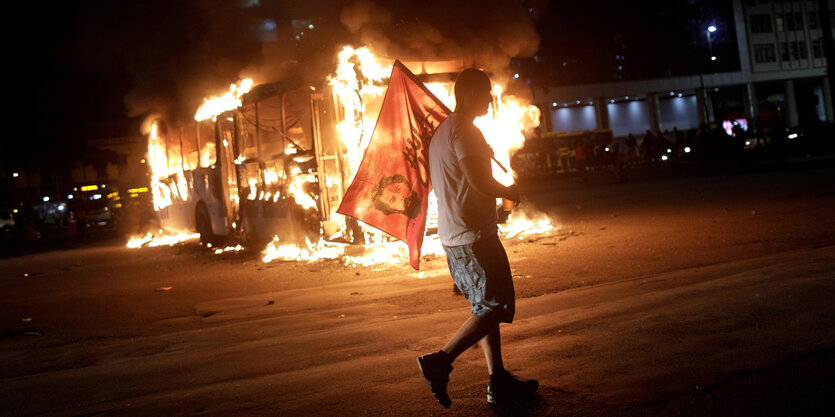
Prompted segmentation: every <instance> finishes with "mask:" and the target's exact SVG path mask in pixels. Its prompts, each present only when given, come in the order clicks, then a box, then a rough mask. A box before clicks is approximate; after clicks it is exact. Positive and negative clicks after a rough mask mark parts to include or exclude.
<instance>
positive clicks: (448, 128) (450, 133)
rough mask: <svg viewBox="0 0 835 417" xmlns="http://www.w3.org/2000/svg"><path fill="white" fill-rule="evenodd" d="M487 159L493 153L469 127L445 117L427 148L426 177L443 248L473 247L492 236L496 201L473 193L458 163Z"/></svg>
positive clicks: (495, 230) (455, 119) (478, 132)
mask: <svg viewBox="0 0 835 417" xmlns="http://www.w3.org/2000/svg"><path fill="white" fill-rule="evenodd" d="M468 156H470V157H472V156H475V157H482V158H487V159H489V158H491V157H492V156H493V150H492V149H491V148H490V145H488V144H487V141H486V140H484V135H482V134H481V131H480V130H478V128H477V127H475V126H474V125H473V124H472V123H470V122H468V121H466V120H464V121H462V120H461V119H460V118H459V115H458V114H457V113H455V112H453V113H452V114H450V115H449V117H447V119H446V120H444V121H443V122H442V123H441V124H440V126H438V128H437V129H436V130H435V134H434V135H433V136H432V141H431V142H430V144H429V175H430V176H431V179H432V188H433V192H434V193H435V196H436V197H437V198H438V235H439V236H440V238H441V243H442V244H444V245H446V246H460V245H466V244H468V243H473V242H475V241H477V240H479V239H481V238H482V237H487V236H490V235H495V234H496V233H497V230H498V229H497V227H496V220H497V219H496V198H495V197H490V196H486V195H484V194H481V193H479V192H478V191H476V190H475V189H474V188H472V186H470V184H469V182H467V178H466V177H465V176H464V172H463V170H462V169H461V165H460V163H459V161H460V160H461V159H464V158H465V157H468Z"/></svg>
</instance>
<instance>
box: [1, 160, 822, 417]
mask: <svg viewBox="0 0 835 417" xmlns="http://www.w3.org/2000/svg"><path fill="white" fill-rule="evenodd" d="M645 175H649V176H652V177H646V178H643V180H642V181H640V182H636V183H631V184H620V185H616V184H596V185H593V186H585V185H579V184H572V183H566V182H565V180H562V181H563V182H559V181H560V180H555V181H556V182H546V183H539V184H536V185H531V186H528V187H527V189H526V191H527V194H528V197H529V201H528V202H527V203H526V206H527V207H529V208H535V209H537V210H539V211H541V212H543V213H545V214H547V215H548V216H549V217H550V218H551V219H552V220H553V222H554V223H555V224H557V225H558V228H557V229H556V230H555V231H554V232H553V233H551V234H549V235H546V236H536V237H531V238H526V239H521V240H519V239H514V240H512V241H506V242H505V247H506V249H507V251H508V254H509V256H510V261H511V265H512V267H513V272H514V278H515V281H514V282H515V285H516V291H517V297H518V303H517V318H516V321H515V322H514V323H513V324H511V325H507V326H503V340H504V356H505V362H506V364H507V366H508V368H509V369H511V370H512V371H513V372H516V373H518V374H520V375H523V376H526V377H531V378H537V379H539V381H540V385H541V389H540V396H539V398H538V399H536V400H535V401H531V402H529V403H519V404H512V405H508V406H503V407H498V408H491V407H489V406H488V405H487V404H486V401H485V384H486V380H487V375H486V371H485V368H484V360H483V358H482V356H481V354H480V352H479V351H478V350H476V349H472V350H470V351H468V352H465V353H464V354H463V355H462V356H461V357H460V358H459V360H458V361H457V362H456V363H455V371H454V372H453V373H452V376H451V378H452V380H451V383H450V395H451V397H452V400H453V406H452V408H451V409H449V410H446V409H443V408H441V407H440V406H439V405H438V404H437V403H435V402H434V400H433V399H432V397H431V394H430V393H429V390H428V388H427V387H426V384H425V382H424V381H423V379H422V378H421V376H420V375H419V373H418V370H417V367H416V365H415V357H416V356H418V355H420V354H422V353H427V352H430V351H433V350H436V349H438V348H439V347H440V346H442V345H443V343H444V342H445V341H446V340H447V339H448V338H449V337H450V336H451V335H452V334H453V333H454V332H455V330H457V328H458V326H459V325H460V324H461V322H463V321H464V320H465V319H466V317H467V315H468V312H469V308H468V306H467V305H466V302H465V301H464V300H463V299H462V298H461V297H460V296H459V295H456V294H455V293H453V291H452V284H451V279H450V277H449V275H448V272H447V271H446V263H445V260H444V259H443V258H440V257H435V258H432V259H430V260H428V261H427V262H424V264H423V267H422V271H421V272H420V273H417V272H414V271H413V270H411V269H410V268H408V267H407V266H401V265H398V266H378V267H362V268H356V267H345V266H343V265H342V264H341V263H340V262H338V261H327V262H318V263H297V262H274V263H271V264H264V263H263V262H261V261H260V260H259V258H260V256H259V254H258V253H226V254H222V255H215V254H213V253H211V252H210V251H207V250H205V249H202V248H201V247H199V245H197V244H195V243H187V244H181V245H177V246H174V247H161V248H145V249H138V250H137V249H127V248H124V247H122V246H121V245H120V244H116V243H113V244H111V245H98V246H94V247H84V248H76V249H69V250H61V251H52V252H46V253H39V254H31V255H26V256H20V257H14V258H6V259H0V294H2V303H0V415H3V416H18V415H47V416H53V415H54V416H82V415H83V416H92V415H96V416H99V415H108V416H109V415H112V416H124V415H166V416H168V415H183V416H203V415H208V416H253V415H263V416H274V415H281V416H306V417H312V416H332V415H386V416H388V415H403V416H407V415H408V416H414V415H451V416H472V415H499V416H510V415H530V416H544V415H554V416H560V415H576V416H584V415H607V416H608V415H615V416H619V415H624V416H632V415H635V416H638V415H660V416H673V415H787V416H788V415H827V416H828V415H833V411H835V320H833V318H835V303H833V299H835V218H834V217H833V214H835V166H833V164H831V163H830V162H827V161H823V162H818V163H814V164H798V165H794V166H787V167H784V169H782V170H778V171H770V170H761V171H758V172H757V171H756V170H755V171H749V172H746V173H738V174H725V175H711V176H689V177H683V178H680V177H679V178H673V177H671V176H669V175H666V174H664V173H663V172H661V173H658V172H655V173H654V174H652V173H650V174H645ZM169 287H170V288H169ZM166 288H168V289H166Z"/></svg>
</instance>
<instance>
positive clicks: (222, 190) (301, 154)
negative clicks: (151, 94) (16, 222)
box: [149, 82, 344, 244]
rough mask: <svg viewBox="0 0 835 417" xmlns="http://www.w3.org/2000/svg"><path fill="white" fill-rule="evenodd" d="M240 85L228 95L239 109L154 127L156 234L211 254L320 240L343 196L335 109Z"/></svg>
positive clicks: (297, 92)
mask: <svg viewBox="0 0 835 417" xmlns="http://www.w3.org/2000/svg"><path fill="white" fill-rule="evenodd" d="M247 84H248V83H247V82H242V83H240V84H239V85H236V86H234V88H233V91H231V92H232V93H233V96H234V95H237V97H235V98H236V99H237V100H239V103H240V105H237V104H232V105H231V106H228V107H231V108H228V109H227V108H226V107H215V108H213V109H212V108H211V106H215V104H214V103H213V102H212V101H211V100H208V101H207V102H206V103H204V106H203V107H201V109H200V110H199V111H198V112H197V115H196V116H195V121H194V122H193V123H190V124H186V125H181V126H166V125H165V124H164V123H159V122H157V123H155V124H154V126H152V128H151V133H150V135H149V142H150V143H149V159H150V161H151V164H150V165H151V168H152V170H153V179H152V188H153V193H154V204H155V210H157V212H158V215H159V218H160V225H161V226H162V228H163V229H164V230H165V231H166V232H169V233H184V232H185V233H192V232H196V233H198V234H199V235H200V239H201V241H203V242H204V243H212V244H218V243H220V242H221V241H225V240H228V239H229V238H236V239H240V240H242V241H244V242H248V241H263V242H264V243H266V242H267V241H269V240H271V239H272V238H273V237H274V236H278V237H279V238H280V239H282V240H284V241H290V242H304V241H305V240H306V239H311V240H318V238H319V237H320V234H321V233H322V231H323V230H328V231H330V230H333V229H334V226H333V225H332V222H333V220H332V219H331V217H332V212H333V210H334V208H333V207H332V206H333V205H334V204H338V202H339V200H340V198H341V196H342V190H343V188H344V176H343V175H342V167H341V165H340V162H341V153H342V151H341V149H340V147H339V143H338V141H337V138H336V137H335V129H334V127H333V126H334V119H333V110H332V109H333V102H332V100H331V101H328V100H324V97H325V95H324V94H322V93H320V92H318V91H317V90H316V89H315V88H311V87H309V86H297V85H296V86H294V85H290V84H284V83H276V84H267V85H259V86H255V87H252V86H248V85H247ZM242 87H243V88H242Z"/></svg>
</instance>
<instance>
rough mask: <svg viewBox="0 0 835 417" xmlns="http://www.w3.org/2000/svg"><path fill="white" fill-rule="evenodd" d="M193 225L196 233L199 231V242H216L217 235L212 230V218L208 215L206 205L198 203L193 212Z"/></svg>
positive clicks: (203, 243) (205, 243)
mask: <svg viewBox="0 0 835 417" xmlns="http://www.w3.org/2000/svg"><path fill="white" fill-rule="evenodd" d="M194 225H195V227H196V229H197V233H200V244H201V245H204V246H205V245H208V244H213V245H214V244H215V243H216V242H217V236H215V234H214V233H213V232H212V220H211V218H210V217H209V210H208V209H206V205H205V204H203V203H200V204H198V205H197V209H196V210H195V213H194Z"/></svg>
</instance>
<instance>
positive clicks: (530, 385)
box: [487, 371, 539, 404]
mask: <svg viewBox="0 0 835 417" xmlns="http://www.w3.org/2000/svg"><path fill="white" fill-rule="evenodd" d="M537 388H539V381H537V380H535V379H530V380H524V381H523V380H521V379H519V378H517V377H515V376H514V375H513V374H511V373H510V372H508V371H502V372H500V373H497V374H494V375H491V376H490V382H489V383H487V402H488V403H490V404H502V403H507V402H513V401H519V400H527V399H531V398H532V397H533V394H534V392H536V390H537Z"/></svg>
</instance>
